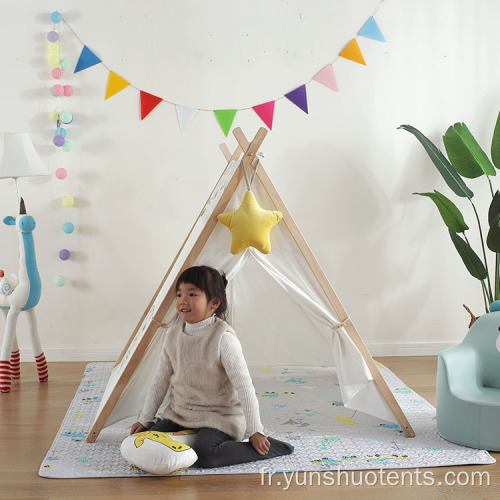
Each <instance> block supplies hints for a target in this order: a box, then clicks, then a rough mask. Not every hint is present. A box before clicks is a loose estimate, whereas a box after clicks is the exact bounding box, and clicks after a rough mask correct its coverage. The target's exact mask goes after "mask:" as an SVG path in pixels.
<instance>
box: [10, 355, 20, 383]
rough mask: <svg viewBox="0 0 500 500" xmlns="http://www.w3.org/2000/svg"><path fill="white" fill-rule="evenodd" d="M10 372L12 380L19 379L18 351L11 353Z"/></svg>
mask: <svg viewBox="0 0 500 500" xmlns="http://www.w3.org/2000/svg"><path fill="white" fill-rule="evenodd" d="M10 371H11V376H12V378H13V379H18V378H20V377H21V353H20V351H19V349H17V350H16V351H12V354H11V356H10Z"/></svg>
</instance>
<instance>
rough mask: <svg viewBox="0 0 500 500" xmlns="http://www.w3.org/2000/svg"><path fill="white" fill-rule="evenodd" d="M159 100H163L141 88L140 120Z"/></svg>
mask: <svg viewBox="0 0 500 500" xmlns="http://www.w3.org/2000/svg"><path fill="white" fill-rule="evenodd" d="M161 101H163V99H162V98H161V97H156V96H155V95H153V94H148V93H147V92H144V91H143V90H141V120H144V118H146V116H148V115H149V113H151V111H153V109H155V108H156V106H158V104H160V102H161Z"/></svg>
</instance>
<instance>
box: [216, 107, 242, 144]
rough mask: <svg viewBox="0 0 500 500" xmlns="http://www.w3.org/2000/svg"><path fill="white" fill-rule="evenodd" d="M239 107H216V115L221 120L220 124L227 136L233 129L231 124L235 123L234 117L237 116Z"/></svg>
mask: <svg viewBox="0 0 500 500" xmlns="http://www.w3.org/2000/svg"><path fill="white" fill-rule="evenodd" d="M237 111H238V110H237V109H215V110H214V113H215V117H216V118H217V121H218V122H219V125H220V126H221V128H222V131H223V132H224V135H225V136H226V137H227V134H229V131H230V130H231V125H232V124H233V121H234V117H235V116H236V112H237Z"/></svg>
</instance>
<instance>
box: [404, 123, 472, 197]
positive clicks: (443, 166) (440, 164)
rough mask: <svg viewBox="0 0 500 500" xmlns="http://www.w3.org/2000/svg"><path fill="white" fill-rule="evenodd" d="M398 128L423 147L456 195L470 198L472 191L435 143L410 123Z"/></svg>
mask: <svg viewBox="0 0 500 500" xmlns="http://www.w3.org/2000/svg"><path fill="white" fill-rule="evenodd" d="M398 129H403V130H406V131H407V132H410V133H411V134H413V135H414V136H415V137H416V138H417V139H418V140H419V141H420V144H422V146H423V147H424V149H425V151H426V152H427V154H428V155H429V158H430V159H431V160H432V162H433V163H434V165H435V166H436V168H437V169H438V170H439V173H440V174H441V175H442V176H443V179H444V180H445V182H446V184H448V186H449V188H450V189H451V190H452V191H453V192H454V193H455V194H456V195H457V196H461V197H462V198H465V197H467V198H469V199H471V198H472V197H473V196H474V193H473V192H472V191H471V190H470V189H469V188H468V187H467V186H466V185H465V182H464V180H463V179H462V178H461V177H460V175H459V173H458V172H457V171H456V170H455V168H454V167H453V165H452V164H451V163H450V162H449V160H448V158H446V156H445V155H444V154H443V153H442V152H441V151H440V150H439V149H438V148H437V147H436V145H435V144H434V143H433V142H432V141H431V140H429V139H428V138H427V137H426V136H425V135H424V134H422V132H420V130H417V129H416V128H415V127H412V126H411V125H400V126H399V127H398Z"/></svg>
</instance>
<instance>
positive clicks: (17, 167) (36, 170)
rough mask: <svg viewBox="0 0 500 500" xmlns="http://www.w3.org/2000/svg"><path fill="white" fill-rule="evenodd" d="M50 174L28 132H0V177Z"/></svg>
mask: <svg viewBox="0 0 500 500" xmlns="http://www.w3.org/2000/svg"><path fill="white" fill-rule="evenodd" d="M36 175H50V172H49V171H48V169H47V167H46V166H45V165H44V164H43V162H42V160H41V159H40V157H39V156H38V153H37V152H36V149H35V147H34V146H33V143H32V142H31V138H30V136H29V134H28V132H5V133H2V134H0V179H5V178H14V179H16V178H18V177H31V176H36Z"/></svg>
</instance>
